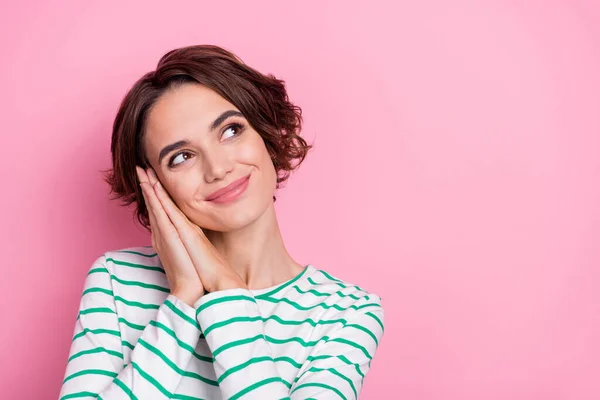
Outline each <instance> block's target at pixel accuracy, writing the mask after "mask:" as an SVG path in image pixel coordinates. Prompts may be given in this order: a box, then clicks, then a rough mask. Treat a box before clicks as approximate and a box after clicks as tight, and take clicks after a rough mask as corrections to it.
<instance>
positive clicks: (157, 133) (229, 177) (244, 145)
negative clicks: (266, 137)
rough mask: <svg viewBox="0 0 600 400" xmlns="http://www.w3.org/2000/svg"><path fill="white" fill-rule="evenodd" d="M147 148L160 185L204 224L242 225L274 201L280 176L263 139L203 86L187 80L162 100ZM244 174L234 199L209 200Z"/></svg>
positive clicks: (232, 227) (153, 116) (224, 229)
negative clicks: (241, 189)
mask: <svg viewBox="0 0 600 400" xmlns="http://www.w3.org/2000/svg"><path fill="white" fill-rule="evenodd" d="M179 142H182V143H181V144H179V145H177V146H171V145H174V144H177V143H179ZM144 146H145V151H146V157H147V158H148V160H149V161H150V165H151V166H152V168H153V169H154V171H155V172H156V174H157V175H158V179H159V180H160V182H161V183H162V185H163V186H164V187H165V189H166V190H167V192H169V194H170V195H171V197H172V198H173V200H174V201H175V203H176V204H177V206H178V207H179V208H180V209H181V211H183V213H184V214H186V216H187V217H188V218H189V219H190V220H191V221H192V222H193V223H195V224H196V225H198V226H200V227H201V228H205V229H209V230H213V231H220V232H228V231H232V230H236V229H239V228H242V227H244V226H246V225H248V224H249V223H251V222H253V221H254V220H256V219H257V218H258V217H260V215H262V214H263V213H264V212H265V210H266V209H267V208H268V207H269V206H270V205H271V203H272V202H273V194H274V192H275V189H276V184H277V175H276V172H275V167H274V166H273V162H272V160H271V157H270V156H269V153H268V151H267V148H266V147H265V143H264V141H263V139H262V138H261V136H260V135H259V134H258V133H257V132H256V131H255V130H254V129H253V128H252V127H251V126H250V124H249V123H248V121H247V120H246V119H245V118H244V117H243V116H242V115H241V113H240V111H239V110H238V109H237V108H236V107H235V106H233V104H231V103H229V102H228V101H227V100H225V99H224V98H223V97H221V96H220V95H219V94H217V93H216V92H215V91H213V90H212V89H209V88H207V87H205V86H203V85H199V84H186V85H183V86H180V87H179V88H177V89H174V90H170V91H168V92H166V93H164V94H163V95H162V96H161V97H160V98H159V99H158V101H157V102H156V104H155V105H154V107H153V108H152V110H151V111H150V113H149V115H148V121H147V127H146V133H145V135H144ZM169 147H170V148H169ZM159 158H160V159H159ZM246 176H249V177H250V178H249V180H248V182H247V187H246V189H245V191H244V192H243V193H241V195H239V196H238V197H237V198H236V199H235V200H232V201H228V202H224V200H225V199H224V197H221V198H216V199H211V198H210V195H211V194H212V193H214V192H215V191H217V190H219V189H222V188H224V187H225V186H227V185H229V184H230V183H232V182H234V181H236V180H238V179H241V178H244V177H246Z"/></svg>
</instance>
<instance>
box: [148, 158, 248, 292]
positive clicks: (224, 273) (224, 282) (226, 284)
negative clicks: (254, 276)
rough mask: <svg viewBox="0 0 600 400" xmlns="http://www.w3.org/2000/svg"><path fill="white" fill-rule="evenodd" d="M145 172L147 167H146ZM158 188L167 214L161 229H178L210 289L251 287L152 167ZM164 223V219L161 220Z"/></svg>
mask: <svg viewBox="0 0 600 400" xmlns="http://www.w3.org/2000/svg"><path fill="white" fill-rule="evenodd" d="M142 172H143V171H142ZM147 176H148V178H149V181H150V183H151V185H152V186H153V187H154V192H155V195H156V197H157V198H158V200H159V203H160V206H161V209H162V211H163V212H164V213H165V215H166V216H167V218H166V219H165V222H164V225H165V226H164V228H162V227H161V230H162V229H164V230H167V231H170V232H172V231H175V232H176V233H177V235H178V239H179V241H178V242H181V243H183V246H184V247H185V249H186V250H187V254H188V256H189V258H190V259H191V260H192V264H193V265H194V268H195V269H196V272H197V274H198V276H199V277H200V280H201V282H202V285H203V287H204V288H205V289H206V290H207V291H208V292H215V291H219V290H226V289H233V288H247V285H246V284H245V282H244V281H243V280H242V279H241V278H240V277H239V275H238V274H237V273H236V272H235V271H234V270H233V269H232V268H231V267H230V266H229V265H228V263H227V262H226V261H225V259H223V257H222V256H221V255H220V254H219V252H218V251H217V249H216V248H215V247H214V246H213V245H212V243H211V242H210V241H209V240H208V238H207V237H206V235H205V234H204V231H202V229H201V228H200V227H199V226H198V225H196V224H194V223H192V222H191V221H190V220H189V219H188V218H187V216H186V215H185V214H184V213H183V212H182V211H181V210H180V209H179V207H177V205H176V204H175V203H174V202H173V200H171V197H170V196H169V194H168V193H167V191H166V190H165V189H164V188H163V186H162V185H161V184H160V182H159V181H158V178H157V177H156V174H155V173H154V171H153V170H152V168H148V174H147ZM158 222H159V223H161V221H158Z"/></svg>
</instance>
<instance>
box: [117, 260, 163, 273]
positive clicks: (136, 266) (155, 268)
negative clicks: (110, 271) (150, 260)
mask: <svg viewBox="0 0 600 400" xmlns="http://www.w3.org/2000/svg"><path fill="white" fill-rule="evenodd" d="M106 261H110V262H112V263H113V264H116V265H122V266H124V267H131V268H138V269H145V270H148V271H157V272H161V273H163V274H164V273H165V270H164V269H162V268H161V267H154V266H151V265H143V264H135V263H130V262H127V261H120V260H115V259H114V258H110V257H108V258H107V259H106Z"/></svg>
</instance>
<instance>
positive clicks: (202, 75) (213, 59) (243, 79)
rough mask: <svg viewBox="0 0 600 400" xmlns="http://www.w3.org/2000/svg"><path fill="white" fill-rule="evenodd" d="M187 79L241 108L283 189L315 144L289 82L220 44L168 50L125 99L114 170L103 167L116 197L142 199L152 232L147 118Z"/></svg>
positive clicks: (140, 211) (141, 216)
mask: <svg viewBox="0 0 600 400" xmlns="http://www.w3.org/2000/svg"><path fill="white" fill-rule="evenodd" d="M187 83H195V84H201V85H204V86H206V87H208V88H210V89H212V90H214V91H215V92H217V93H218V94H219V95H221V96H222V97H223V98H225V99H226V100H227V101H229V102H230V103H232V104H233V105H234V106H235V107H237V108H238V109H239V110H240V112H241V113H242V114H243V115H244V117H245V118H246V120H247V121H248V123H249V124H250V125H251V126H252V127H253V128H254V130H256V132H258V134H259V135H260V136H261V137H262V138H263V140H264V142H265V145H266V148H267V150H268V152H269V154H270V156H271V160H272V161H273V165H274V167H275V171H276V173H277V184H276V187H277V188H279V187H280V184H281V183H283V182H285V181H286V180H287V179H288V178H289V175H290V173H291V172H292V171H293V170H295V169H296V168H298V167H299V166H300V164H301V163H302V161H304V158H305V157H306V154H307V152H308V151H309V150H310V148H312V147H313V146H312V145H309V144H307V143H306V141H305V140H304V139H303V138H302V137H300V136H299V135H300V131H301V129H302V109H301V108H300V107H298V106H296V105H294V104H292V103H291V102H290V100H289V99H288V94H287V92H286V89H285V82H284V81H283V80H280V79H277V78H275V76H273V75H271V74H268V75H264V74H262V73H260V72H258V71H257V70H255V69H253V68H251V67H249V66H248V65H246V64H244V62H243V61H242V60H241V59H240V58H239V57H237V56H236V55H235V54H233V53H232V52H230V51H228V50H226V49H223V48H221V47H218V46H215V45H194V46H187V47H182V48H178V49H174V50H171V51H169V52H167V53H166V54H165V55H164V56H162V58H161V59H160V60H159V62H158V65H157V67H156V70H155V71H151V72H148V73H146V74H145V75H144V76H142V77H141V78H140V79H139V80H138V81H137V82H136V83H135V84H134V85H133V87H132V88H131V89H130V90H129V92H128V93H127V95H126V96H125V97H124V99H123V101H122V102H121V105H120V107H119V110H118V112H117V115H116V117H115V120H114V123H113V128H112V141H111V148H110V149H111V153H112V169H108V170H103V171H102V173H103V175H104V180H105V181H106V182H107V183H108V184H109V185H110V188H111V190H110V193H115V195H114V196H113V197H112V198H111V200H115V199H119V198H120V199H121V200H122V203H123V205H125V206H129V205H130V204H132V203H136V204H135V206H136V210H135V212H136V215H137V219H138V221H139V222H140V224H141V225H142V226H143V227H145V228H146V229H147V230H148V231H150V220H149V218H148V209H147V208H146V204H145V203H144V197H143V195H142V191H141V188H140V186H139V184H138V179H137V174H136V170H135V167H136V165H139V166H140V167H142V168H144V169H145V168H148V167H149V166H150V165H149V163H148V162H147V159H146V157H145V156H144V153H145V152H144V148H143V146H142V143H143V141H142V138H143V136H144V132H145V125H146V120H147V116H148V113H149V111H150V110H151V109H152V106H153V105H154V104H155V103H156V101H157V100H158V98H159V97H160V96H161V95H162V94H163V93H165V92H166V91H167V90H170V89H173V88H176V87H178V86H180V85H184V84H187ZM294 161H297V162H296V163H295V164H294ZM110 193H109V194H110ZM276 200H277V199H276V198H275V196H273V201H276Z"/></svg>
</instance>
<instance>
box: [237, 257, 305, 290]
mask: <svg viewBox="0 0 600 400" xmlns="http://www.w3.org/2000/svg"><path fill="white" fill-rule="evenodd" d="M314 271H315V266H314V265H312V264H307V265H305V266H304V269H303V270H302V272H300V273H299V274H298V275H296V276H295V277H293V278H291V279H288V280H287V281H285V282H281V283H278V284H277V285H273V286H270V287H266V288H262V289H248V290H250V292H252V294H253V295H255V296H256V295H265V294H270V292H273V293H274V292H278V291H280V290H281V289H283V288H284V287H286V286H289V285H291V284H292V283H294V282H296V281H299V280H300V279H302V278H304V277H306V276H309V275H310V274H311V273H312V272H314Z"/></svg>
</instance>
